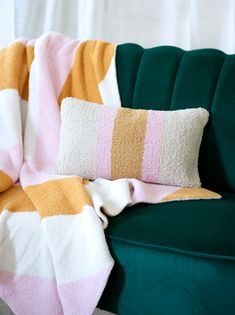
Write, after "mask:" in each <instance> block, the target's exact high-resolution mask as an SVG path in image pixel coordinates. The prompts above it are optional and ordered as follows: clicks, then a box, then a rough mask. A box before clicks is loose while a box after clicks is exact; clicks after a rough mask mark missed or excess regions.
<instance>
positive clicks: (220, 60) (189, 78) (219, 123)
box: [117, 44, 235, 192]
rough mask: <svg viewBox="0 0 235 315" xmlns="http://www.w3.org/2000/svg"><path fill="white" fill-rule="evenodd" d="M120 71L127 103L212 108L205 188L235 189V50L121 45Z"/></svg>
mask: <svg viewBox="0 0 235 315" xmlns="http://www.w3.org/2000/svg"><path fill="white" fill-rule="evenodd" d="M117 76H118V82H119V88H120V94H121V100H122V104H123V106H125V107H133V108H144V109H159V110H161V109H162V110H171V109H172V110H173V109H181V108H189V107H205V108H207V109H208V110H209V111H210V122H209V124H208V126H207V127H206V130H205V134H204V137H203V143H202V149H201V154H200V163H199V170H200V176H201V180H202V183H203V186H205V187H208V188H211V189H214V190H217V191H230V192H235V167H234V157H235V119H234V118H235V55H225V54H224V53H223V52H221V51H219V50H214V49H202V50H194V51H189V52H184V51H183V50H181V49H179V48H175V47H165V46H164V47H156V48H152V49H143V48H141V47H140V46H138V45H135V44H124V45H120V46H118V49H117ZM215 157H216V158H215Z"/></svg>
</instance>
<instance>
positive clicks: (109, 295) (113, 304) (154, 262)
mask: <svg viewBox="0 0 235 315" xmlns="http://www.w3.org/2000/svg"><path fill="white" fill-rule="evenodd" d="M109 247H110V250H111V253H112V255H113V257H114V258H115V260H116V265H115V266H114V269H113V272H112V274H111V276H110V279H109V282H108V285H107V287H106V289H105V292H104V294H103V296H102V299H101V302H100V307H101V308H104V306H105V309H106V310H109V311H113V312H115V313H116V314H119V315H143V314H146V315H158V314H159V315H222V314H223V315H233V314H235V305H234V304H235V302H234V297H235V286H234V283H235V282H234V281H235V272H234V271H235V266H234V262H232V261H228V260H211V259H202V258H200V257H195V256H186V255H183V254H177V253H169V252H166V251H160V250H159V251H157V250H154V249H150V248H148V249H147V248H146V247H139V246H133V245H130V244H128V243H120V242H116V241H113V240H111V241H110V242H109Z"/></svg>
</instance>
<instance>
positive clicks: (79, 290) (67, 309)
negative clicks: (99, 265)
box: [58, 267, 112, 315]
mask: <svg viewBox="0 0 235 315" xmlns="http://www.w3.org/2000/svg"><path fill="white" fill-rule="evenodd" d="M111 269H112V268H111V267H110V268H107V269H105V270H103V271H101V272H100V273H98V274H96V275H94V276H90V277H89V278H84V279H81V280H78V281H74V282H71V283H66V284H63V285H58V292H59V296H60V300H61V303H62V305H63V311H64V314H69V315H90V314H92V313H93V311H94V310H95V308H96V306H97V303H98V302H99V299H100V297H101V294H102V292H103V290H104V288H105V285H106V283H107V279H108V276H109V274H110V271H111Z"/></svg>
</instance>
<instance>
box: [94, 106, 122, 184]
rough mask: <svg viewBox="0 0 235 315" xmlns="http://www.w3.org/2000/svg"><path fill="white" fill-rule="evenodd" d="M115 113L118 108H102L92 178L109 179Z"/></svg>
mask: <svg viewBox="0 0 235 315" xmlns="http://www.w3.org/2000/svg"><path fill="white" fill-rule="evenodd" d="M117 111H118V108H115V107H106V106H102V111H101V113H100V115H99V120H98V123H97V130H96V144H95V154H94V174H93V178H98V177H102V178H111V152H112V137H113V128H114V123H115V118H116V114H117ZM104 127H105V128H104Z"/></svg>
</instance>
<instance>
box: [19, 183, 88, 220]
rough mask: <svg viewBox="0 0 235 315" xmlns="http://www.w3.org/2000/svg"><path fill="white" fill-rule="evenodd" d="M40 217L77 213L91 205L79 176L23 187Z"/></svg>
mask: <svg viewBox="0 0 235 315" xmlns="http://www.w3.org/2000/svg"><path fill="white" fill-rule="evenodd" d="M25 191H26V193H27V194H28V196H29V198H30V199H31V200H32V202H33V204H34V205H35V207H36V209H37V211H38V212H39V214H40V216H41V217H42V218H44V217H48V216H54V215H63V214H78V213H80V212H82V210H83V207H84V206H85V205H90V206H91V205H92V202H91V199H90V197H89V196H88V194H87V192H86V191H85V189H84V187H83V184H82V180H81V179H80V178H79V177H71V178H65V179H59V180H50V181H47V182H45V183H43V184H38V185H31V186H27V187H26V188H25Z"/></svg>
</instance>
